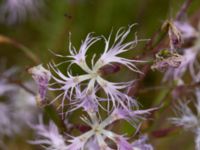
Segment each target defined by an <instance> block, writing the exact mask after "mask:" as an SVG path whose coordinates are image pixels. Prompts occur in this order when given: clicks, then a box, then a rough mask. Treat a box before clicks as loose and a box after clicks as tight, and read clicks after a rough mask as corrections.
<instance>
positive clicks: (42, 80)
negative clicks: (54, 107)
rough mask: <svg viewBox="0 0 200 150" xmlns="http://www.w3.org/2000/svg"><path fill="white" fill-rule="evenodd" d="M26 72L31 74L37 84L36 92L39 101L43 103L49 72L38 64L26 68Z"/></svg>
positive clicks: (49, 76)
mask: <svg viewBox="0 0 200 150" xmlns="http://www.w3.org/2000/svg"><path fill="white" fill-rule="evenodd" d="M28 72H29V73H30V74H31V75H32V77H33V79H34V80H35V82H36V84H37V85H38V93H39V95H38V96H39V97H38V96H37V97H38V98H37V99H40V101H41V102H42V103H43V102H44V100H45V97H46V92H47V88H48V83H49V80H50V79H51V73H50V72H49V71H48V70H46V69H45V68H44V67H43V66H42V65H38V66H35V67H32V68H30V69H28Z"/></svg>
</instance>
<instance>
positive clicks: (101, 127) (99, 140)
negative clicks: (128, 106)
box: [33, 108, 153, 150]
mask: <svg viewBox="0 0 200 150" xmlns="http://www.w3.org/2000/svg"><path fill="white" fill-rule="evenodd" d="M150 111H152V109H149V110H136V111H127V110H124V109H123V108H120V109H115V110H114V111H113V112H112V113H111V114H110V115H109V116H108V117H107V118H105V119H104V120H103V121H101V120H100V119H99V117H98V116H97V114H96V113H95V112H91V111H88V112H87V113H88V116H89V118H88V117H86V116H83V117H82V118H81V119H82V120H83V121H84V122H85V123H86V124H87V125H88V126H89V127H90V128H91V130H89V131H87V132H85V133H83V134H81V135H80V136H76V137H74V136H71V135H70V138H71V139H68V140H66V142H65V140H64V138H63V136H61V134H59V132H58V129H57V127H56V126H55V124H52V123H51V126H49V127H45V126H44V125H42V124H41V123H40V124H39V125H35V126H33V128H34V129H35V130H36V134H37V135H38V136H39V137H38V138H37V139H36V140H35V141H34V142H33V144H39V145H47V147H46V149H47V150H48V149H51V148H52V149H54V150H58V149H59V150H81V149H85V148H88V149H92V148H94V147H93V146H94V145H95V149H96V150H105V149H106V150H111V149H113V147H117V149H118V150H138V149H139V150H152V149H153V148H152V146H151V145H149V144H146V143H145V142H146V139H147V138H144V139H143V138H141V139H139V140H136V141H135V142H133V143H130V142H129V141H128V138H127V137H124V136H123V135H120V134H116V133H114V132H113V131H110V130H108V129H106V127H108V126H109V125H111V124H112V123H114V122H115V121H117V120H127V121H128V122H132V121H133V122H135V121H137V120H138V119H139V118H141V116H143V115H146V114H148V113H149V112H150ZM131 124H132V123H131ZM107 138H108V139H110V140H111V141H113V142H114V145H113V146H111V145H110V144H108V142H107ZM56 141H57V142H56ZM58 143H60V144H58ZM66 143H67V144H66Z"/></svg>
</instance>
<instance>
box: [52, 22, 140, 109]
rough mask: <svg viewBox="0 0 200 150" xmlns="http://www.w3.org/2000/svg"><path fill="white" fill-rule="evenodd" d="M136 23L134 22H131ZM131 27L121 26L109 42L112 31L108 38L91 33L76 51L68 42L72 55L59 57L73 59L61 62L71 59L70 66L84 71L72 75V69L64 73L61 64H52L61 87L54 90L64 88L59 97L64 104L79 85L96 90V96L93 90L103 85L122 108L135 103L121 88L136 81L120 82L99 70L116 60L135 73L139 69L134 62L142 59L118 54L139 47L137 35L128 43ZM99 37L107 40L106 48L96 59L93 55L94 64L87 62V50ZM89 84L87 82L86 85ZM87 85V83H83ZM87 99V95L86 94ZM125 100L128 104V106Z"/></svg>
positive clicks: (55, 78)
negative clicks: (108, 78) (105, 76)
mask: <svg viewBox="0 0 200 150" xmlns="http://www.w3.org/2000/svg"><path fill="white" fill-rule="evenodd" d="M132 26H133V25H132ZM132 26H129V28H128V30H125V29H124V28H121V29H119V31H118V32H117V34H116V35H115V39H114V43H113V44H110V43H111V41H110V39H111V34H110V36H109V38H108V39H106V38H105V37H103V36H102V37H93V36H92V34H88V35H87V37H86V39H85V40H84V41H83V42H82V44H81V46H80V48H79V50H76V49H75V47H73V46H72V44H71V42H70V44H69V52H70V56H60V55H58V54H56V55H57V56H60V57H67V58H70V60H67V61H64V62H61V63H60V64H62V63H65V62H71V63H70V66H69V67H68V69H70V67H71V65H73V64H76V65H78V66H79V67H80V68H81V69H82V70H83V71H84V72H85V74H83V75H76V76H73V75H72V74H71V73H70V70H67V71H68V72H67V75H64V74H63V73H62V72H61V71H60V70H59V69H58V68H57V65H60V64H57V65H55V64H50V67H51V68H52V70H53V71H54V72H55V73H56V75H54V76H52V78H53V79H54V80H55V81H56V83H57V84H59V85H60V87H57V88H53V87H52V88H51V90H57V91H63V93H62V94H60V95H59V96H58V97H61V96H62V97H63V99H62V103H63V104H64V100H65V98H69V99H72V96H73V93H74V91H75V90H76V86H80V87H81V89H85V90H84V92H86V95H87V93H93V94H91V95H93V97H94V96H95V95H96V91H95V90H94V89H95V88H96V87H97V86H98V87H100V88H102V89H103V90H104V92H105V94H106V96H107V97H106V98H107V99H109V101H110V102H112V103H111V104H112V106H113V107H117V106H119V105H120V106H122V107H129V106H131V107H132V106H135V105H136V101H135V100H134V99H133V98H132V97H129V96H127V95H126V94H124V93H123V92H122V91H123V90H125V89H126V88H127V87H129V86H130V85H131V84H132V82H133V81H129V82H121V83H114V82H110V81H107V80H106V79H104V78H103V77H102V75H101V71H100V69H101V68H102V67H104V66H106V65H112V64H113V63H117V64H121V65H124V66H126V67H127V68H129V69H130V70H132V71H134V72H140V71H139V70H138V69H137V67H136V65H135V63H136V62H142V61H139V60H138V61H137V60H133V59H126V58H123V57H121V56H119V54H122V53H124V52H127V51H130V50H131V49H132V48H133V47H135V46H136V44H137V42H138V41H139V40H137V38H136V39H135V40H133V41H130V42H127V43H126V42H125V39H126V38H127V36H128V34H129V32H130V31H131V28H132ZM100 39H104V41H105V48H104V50H103V54H102V55H101V56H100V57H99V58H98V59H97V60H96V59H95V54H94V55H93V56H94V57H93V59H91V63H90V64H91V66H89V65H88V63H87V62H86V57H87V52H88V50H89V48H90V47H91V46H92V45H93V44H94V43H96V42H97V41H99V40H100ZM95 60H96V62H95ZM85 83H88V84H85ZM84 85H85V86H84ZM83 99H84V97H83ZM95 99H96V100H98V98H97V97H96V98H94V100H95ZM97 103H98V102H97ZM125 103H126V106H125Z"/></svg>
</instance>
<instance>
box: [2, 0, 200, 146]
mask: <svg viewBox="0 0 200 150" xmlns="http://www.w3.org/2000/svg"><path fill="white" fill-rule="evenodd" d="M0 2H1V1H0ZM182 3H183V0H56V1H53V0H45V1H44V6H43V7H42V8H41V10H40V12H39V16H38V17H35V18H34V17H27V19H25V20H24V21H23V22H18V23H16V24H11V25H8V24H7V23H5V22H1V23H0V35H4V36H7V37H9V38H12V39H14V40H16V41H17V42H18V43H20V44H22V45H24V46H26V47H28V48H29V49H30V50H31V51H32V52H33V53H34V54H35V55H36V56H37V57H38V59H39V60H40V63H42V64H47V63H49V62H50V61H51V60H52V59H53V60H55V61H59V59H58V58H56V57H55V56H54V55H53V54H52V53H51V52H50V51H49V50H52V51H54V52H56V53H59V54H63V55H67V54H68V43H69V42H68V40H69V33H70V32H71V34H72V38H71V40H72V43H73V44H74V45H75V47H77V48H78V47H79V45H80V43H81V40H83V39H84V38H85V37H86V35H87V34H88V33H89V32H95V33H94V34H95V35H105V36H108V35H109V33H110V31H111V29H112V28H113V30H114V32H116V31H117V30H118V29H119V28H120V27H122V26H128V25H131V24H133V23H137V25H136V26H135V27H134V29H133V31H132V33H131V34H130V37H129V38H130V39H131V38H133V37H134V36H135V32H137V36H138V38H139V39H149V38H151V37H152V35H153V33H154V32H156V31H157V30H158V29H159V28H160V27H161V25H162V24H163V22H164V21H165V20H166V19H169V18H173V17H174V16H175V14H176V13H177V11H178V10H179V9H180V6H181V4H182ZM0 5H1V3H0ZM199 9H200V1H198V0H196V1H193V3H192V4H191V6H190V8H189V10H188V18H190V17H191V16H193V15H194V14H195V13H196V12H197V11H198V10H199ZM0 15H1V14H0ZM102 44H103V43H100V44H99V45H97V47H92V49H91V50H90V53H91V54H92V53H97V54H99V53H101V52H102V48H103V47H102ZM144 45H145V42H141V43H139V44H138V46H137V47H136V48H135V50H134V51H131V52H129V53H128V54H126V55H125V56H126V57H129V58H130V57H135V56H138V55H140V54H141V53H143V52H145V49H143V47H144ZM0 59H3V60H5V61H6V65H7V67H8V68H9V67H11V66H20V68H22V70H23V71H22V72H21V73H20V75H19V78H21V79H31V77H30V76H29V75H28V74H27V72H26V69H27V68H28V67H30V66H33V65H34V63H33V62H32V61H31V60H30V59H29V58H28V57H26V56H25V55H24V53H23V52H22V51H21V50H19V48H17V47H15V46H13V45H11V44H5V43H4V42H1V41H0ZM62 69H63V71H66V70H65V68H64V67H63V68H62ZM75 71H76V70H75ZM77 72H78V70H77ZM122 77H123V78H122ZM135 77H136V76H135V75H134V74H132V73H130V72H128V71H126V70H125V71H120V72H119V73H117V74H116V75H114V80H120V79H121V80H123V81H124V79H125V80H126V79H133V78H135ZM108 78H109V77H108ZM112 79H113V77H112ZM161 80H162V73H159V72H156V71H151V72H150V73H149V75H148V76H147V78H145V80H144V82H143V88H144V89H145V88H149V87H150V88H151V87H153V86H160V85H162V83H161ZM144 89H143V91H142V89H141V92H139V94H138V95H137V96H136V98H137V99H138V100H139V102H140V103H141V105H142V106H143V107H142V108H149V107H152V106H155V105H156V104H159V102H160V100H162V98H163V97H164V96H165V93H166V90H165V89H162V88H161V89H157V90H152V91H150V92H145V90H144ZM169 99H170V97H167V98H166V99H165V100H166V101H167V100H169ZM155 115H156V116H155V117H154V119H152V120H151V121H149V122H147V123H146V124H147V126H148V127H146V128H145V127H144V128H145V130H144V131H142V132H143V133H149V135H150V142H151V143H152V144H153V146H154V147H155V149H156V150H157V149H158V150H175V149H176V150H183V149H184V150H190V149H191V150H192V149H194V139H193V136H191V133H190V132H182V130H177V131H175V132H173V133H171V134H169V135H167V136H164V137H162V138H158V137H157V138H155V137H153V136H151V133H152V131H155V130H159V129H163V128H167V127H170V122H169V120H168V118H169V117H172V116H173V115H174V113H173V108H171V107H168V108H165V109H164V108H163V109H161V110H160V111H158V112H157V113H156V114H155ZM75 119H77V118H75ZM72 120H73V118H72ZM0 121H1V119H0ZM144 126H145V125H144ZM120 127H121V128H122V131H123V132H127V133H128V135H133V132H134V130H133V129H132V128H131V127H130V126H129V125H127V124H122V125H120ZM7 144H8V145H9V147H10V149H11V150H29V149H30V150H32V149H39V147H35V146H31V145H29V144H27V143H26V142H25V141H24V138H23V137H21V136H20V137H17V138H15V139H13V140H11V141H10V142H9V141H8V143H7Z"/></svg>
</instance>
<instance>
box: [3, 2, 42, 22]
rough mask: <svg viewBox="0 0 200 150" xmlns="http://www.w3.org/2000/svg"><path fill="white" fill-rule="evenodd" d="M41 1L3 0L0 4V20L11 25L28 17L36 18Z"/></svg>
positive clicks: (39, 10)
mask: <svg viewBox="0 0 200 150" xmlns="http://www.w3.org/2000/svg"><path fill="white" fill-rule="evenodd" d="M42 6H43V0H3V1H2V3H1V4H0V14H1V16H0V20H1V22H3V23H7V24H9V25H13V24H16V23H20V22H22V21H24V20H25V19H27V18H29V17H32V18H33V17H38V16H39V13H40V12H41V8H42Z"/></svg>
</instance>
